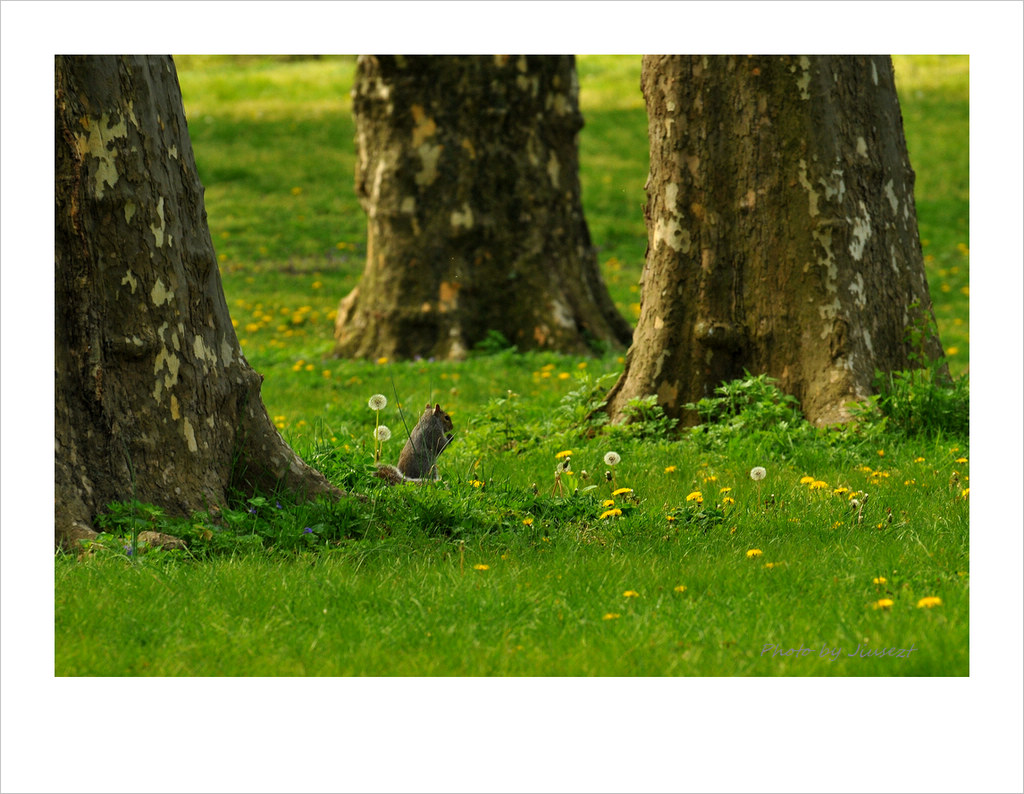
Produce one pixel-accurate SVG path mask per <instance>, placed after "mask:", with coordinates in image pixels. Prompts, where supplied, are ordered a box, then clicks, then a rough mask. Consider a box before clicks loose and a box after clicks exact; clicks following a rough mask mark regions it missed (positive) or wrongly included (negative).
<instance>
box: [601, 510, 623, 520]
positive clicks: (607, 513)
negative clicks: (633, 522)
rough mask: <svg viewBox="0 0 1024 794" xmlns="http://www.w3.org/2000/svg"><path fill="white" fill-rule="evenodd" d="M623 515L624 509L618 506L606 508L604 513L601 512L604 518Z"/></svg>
mask: <svg viewBox="0 0 1024 794" xmlns="http://www.w3.org/2000/svg"><path fill="white" fill-rule="evenodd" d="M621 515H622V511H621V510H619V508H617V507H613V508H612V509H611V510H605V511H604V512H603V513H601V518H602V519H605V518H614V517H615V516H621Z"/></svg>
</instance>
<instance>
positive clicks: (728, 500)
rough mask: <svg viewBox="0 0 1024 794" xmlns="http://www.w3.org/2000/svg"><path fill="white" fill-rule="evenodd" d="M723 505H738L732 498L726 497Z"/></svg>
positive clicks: (723, 499)
mask: <svg viewBox="0 0 1024 794" xmlns="http://www.w3.org/2000/svg"><path fill="white" fill-rule="evenodd" d="M722 504H724V505H734V504H736V500H735V499H733V498H732V497H731V496H725V497H723V498H722Z"/></svg>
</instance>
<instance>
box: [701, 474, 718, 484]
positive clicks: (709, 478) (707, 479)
mask: <svg viewBox="0 0 1024 794" xmlns="http://www.w3.org/2000/svg"><path fill="white" fill-rule="evenodd" d="M717 479H718V477H717V475H714V474H709V475H708V476H707V477H705V478H704V482H715V481H716V480H717Z"/></svg>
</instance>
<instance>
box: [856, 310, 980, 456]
mask: <svg viewBox="0 0 1024 794" xmlns="http://www.w3.org/2000/svg"><path fill="white" fill-rule="evenodd" d="M910 311H911V316H912V317H913V318H914V320H913V321H912V322H911V323H910V325H908V327H907V330H906V344H907V346H908V347H909V349H910V353H909V354H908V358H909V359H910V361H911V364H912V365H913V366H912V368H911V369H909V370H902V371H896V372H882V371H879V370H876V372H875V378H874V381H873V386H874V387H875V389H876V390H877V392H878V393H877V395H875V396H874V397H873V398H872V399H871V400H870V401H869V404H868V405H867V406H866V407H865V408H864V410H862V411H861V412H860V413H859V416H860V418H861V419H867V420H868V421H869V422H870V421H871V419H872V416H874V417H881V419H882V421H883V422H884V423H885V426H886V427H887V428H888V429H889V430H890V431H894V432H897V433H901V434H903V435H905V436H909V437H913V436H920V435H927V436H938V435H943V434H944V435H947V436H953V437H956V438H965V439H966V438H967V437H968V435H969V431H970V382H969V376H968V375H967V374H966V373H965V374H963V375H961V376H960V377H952V376H950V374H949V366H948V363H947V361H946V359H945V357H944V356H938V357H935V358H932V357H930V356H929V355H928V352H927V343H928V342H929V340H931V339H933V338H935V337H937V334H938V332H937V330H936V329H935V325H934V322H933V321H932V319H931V317H930V315H929V314H928V313H926V312H924V311H922V310H921V307H920V305H919V304H918V303H917V302H916V301H915V302H914V303H913V304H911V306H910Z"/></svg>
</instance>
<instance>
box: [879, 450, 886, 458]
mask: <svg viewBox="0 0 1024 794" xmlns="http://www.w3.org/2000/svg"><path fill="white" fill-rule="evenodd" d="M878 457H880V458H884V457H885V450H884V449H880V450H878Z"/></svg>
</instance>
